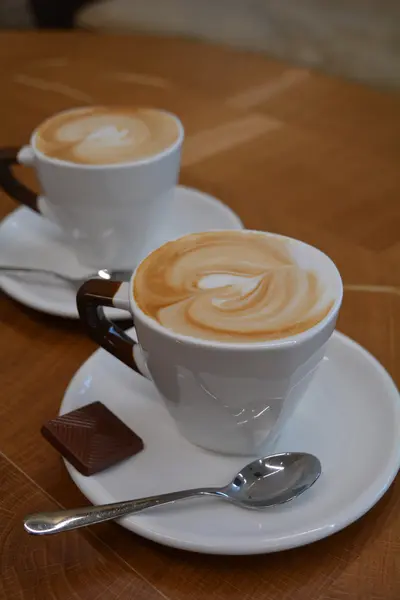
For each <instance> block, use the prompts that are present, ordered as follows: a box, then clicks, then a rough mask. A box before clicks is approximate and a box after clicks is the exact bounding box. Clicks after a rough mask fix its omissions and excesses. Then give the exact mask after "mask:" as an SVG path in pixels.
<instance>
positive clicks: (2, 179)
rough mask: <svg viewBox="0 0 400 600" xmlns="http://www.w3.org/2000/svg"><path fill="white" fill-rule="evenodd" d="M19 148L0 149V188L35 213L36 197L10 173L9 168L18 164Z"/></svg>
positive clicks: (36, 210)
mask: <svg viewBox="0 0 400 600" xmlns="http://www.w3.org/2000/svg"><path fill="white" fill-rule="evenodd" d="M18 152H19V148H0V186H1V187H2V188H3V190H4V191H5V192H6V194H8V195H9V196H11V197H12V198H14V199H15V200H18V202H21V204H25V206H28V207H29V208H31V209H32V210H34V211H35V212H39V208H38V203H37V202H38V197H37V195H36V194H35V192H33V191H32V190H30V189H29V188H28V187H26V185H24V184H23V183H21V182H20V181H18V179H17V178H16V177H14V174H13V172H12V169H11V167H12V166H13V165H17V164H19V163H18V159H17V156H18Z"/></svg>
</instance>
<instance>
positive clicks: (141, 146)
mask: <svg viewBox="0 0 400 600" xmlns="http://www.w3.org/2000/svg"><path fill="white" fill-rule="evenodd" d="M178 137H179V129H178V126H177V124H176V121H175V119H174V118H173V117H172V116H171V115H169V114H168V113H165V112H163V111H160V110H155V109H134V108H118V107H105V106H104V107H103V106H98V107H90V108H82V109H75V110H71V111H67V112H65V113H60V114H59V115H55V116H54V117H52V118H50V119H48V120H47V121H45V122H44V123H42V125H41V126H40V127H39V129H38V131H37V134H36V146H37V148H38V149H39V150H40V151H41V152H43V154H46V155H47V156H50V157H53V158H58V159H60V160H66V161H69V162H75V163H82V164H93V165H98V164H115V163H123V162H129V161H133V160H139V159H142V158H146V157H149V156H152V155H154V154H157V153H159V152H162V151H163V150H165V149H166V148H168V147H169V146H171V145H172V144H174V142H176V141H177V139H178Z"/></svg>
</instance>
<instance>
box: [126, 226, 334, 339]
mask: <svg viewBox="0 0 400 600" xmlns="http://www.w3.org/2000/svg"><path fill="white" fill-rule="evenodd" d="M134 296H135V299H136V301H137V303H138V305H139V307H140V308H141V309H142V310H143V312H144V313H146V314H147V315H148V316H150V317H152V318H153V319H155V320H156V321H158V322H159V323H160V324H161V325H163V326H164V327H167V328H168V329H171V330H173V331H175V332H176V333H179V334H183V335H188V336H191V337H195V338H202V339H208V340H219V341H225V342H229V341H234V342H240V341H242V342H249V341H264V340H273V339H279V338H283V337H287V336H291V335H294V334H297V333H300V332H302V331H305V330H307V329H309V328H310V327H312V326H314V325H315V324H317V323H318V322H319V321H321V320H322V319H323V318H324V317H325V316H326V315H327V313H328V312H329V310H330V308H331V306H332V304H333V302H332V301H326V298H325V295H324V290H323V289H322V285H321V283H320V281H319V279H318V276H317V275H316V274H315V273H313V272H312V271H308V270H305V269H302V268H300V267H299V266H298V265H297V263H296V262H295V260H294V258H293V257H292V256H291V253H290V251H289V247H288V244H287V243H286V241H285V240H284V239H282V238H278V237H274V236H268V235H263V234H257V233H243V232H240V231H232V232H207V233H201V234H192V235H188V236H186V237H184V238H181V239H179V240H176V241H174V242H169V243H167V244H165V245H164V246H162V247H161V248H159V249H158V250H156V251H155V252H153V253H152V254H150V256H149V257H147V258H146V259H145V260H144V261H143V263H142V264H141V265H140V267H139V268H138V270H137V273H136V276H135V282H134Z"/></svg>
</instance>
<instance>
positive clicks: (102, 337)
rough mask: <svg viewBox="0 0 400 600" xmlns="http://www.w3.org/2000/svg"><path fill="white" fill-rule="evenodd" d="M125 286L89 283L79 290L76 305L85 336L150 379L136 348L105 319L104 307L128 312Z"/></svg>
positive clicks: (113, 283)
mask: <svg viewBox="0 0 400 600" xmlns="http://www.w3.org/2000/svg"><path fill="white" fill-rule="evenodd" d="M129 286H130V283H128V282H120V281H108V280H102V279H90V280H89V281H85V283H84V284H83V285H82V286H81V287H80V288H79V290H78V294H77V298H76V302H77V306H78V312H79V316H80V319H81V321H82V323H83V326H84V327H85V330H86V333H87V334H88V336H89V337H90V338H91V339H92V340H94V341H95V342H96V343H97V344H98V345H99V346H101V347H102V348H104V350H107V352H110V354H112V355H113V356H115V357H116V358H118V359H119V360H120V361H121V362H123V363H125V364H126V365H127V366H128V367H130V368H131V369H133V370H134V371H136V372H137V373H139V374H140V375H143V376H144V377H146V378H147V379H151V376H150V373H149V372H148V369H147V365H146V361H145V359H144V356H143V352H142V349H141V347H140V345H139V344H138V343H137V342H135V341H134V340H133V339H132V338H130V337H129V336H128V335H127V334H126V333H125V332H124V331H123V330H122V329H121V328H120V327H118V326H117V325H115V324H114V323H113V322H112V321H110V320H109V319H107V317H106V316H105V314H104V308H103V307H104V306H113V307H115V308H121V309H123V310H128V311H129V310H130V308H129Z"/></svg>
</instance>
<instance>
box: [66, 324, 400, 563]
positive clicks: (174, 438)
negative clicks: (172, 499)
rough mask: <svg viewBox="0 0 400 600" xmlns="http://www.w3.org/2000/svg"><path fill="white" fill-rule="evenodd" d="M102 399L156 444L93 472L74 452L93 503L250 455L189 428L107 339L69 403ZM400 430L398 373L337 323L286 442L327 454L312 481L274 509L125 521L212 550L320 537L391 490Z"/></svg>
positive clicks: (205, 474) (214, 474)
mask: <svg viewBox="0 0 400 600" xmlns="http://www.w3.org/2000/svg"><path fill="white" fill-rule="evenodd" d="M96 400H100V401H101V402H103V403H104V404H106V405H107V406H108V407H109V408H110V409H111V410H112V411H113V412H114V413H115V414H116V415H118V416H119V417H120V418H121V419H122V420H123V421H124V422H125V423H126V424H127V425H129V426H130V427H131V428H132V429H133V430H134V431H135V432H136V433H137V434H138V435H140V436H141V437H142V438H143V440H144V442H145V449H144V451H143V452H141V453H140V454H138V455H137V456H136V457H133V458H131V459H129V460H127V461H125V462H123V463H120V464H119V465H117V466H115V467H113V468H111V469H109V470H107V471H104V472H103V473H100V474H99V475H96V476H92V477H84V476H82V475H80V474H79V473H78V472H77V471H76V470H75V469H74V468H73V467H71V466H70V465H68V464H67V468H68V470H69V473H70V475H71V477H72V479H73V480H74V482H75V483H76V485H77V486H78V487H79V488H80V490H81V491H82V492H83V493H84V494H85V496H86V497H87V498H88V499H89V500H90V501H91V502H92V503H93V504H102V503H108V502H116V501H119V500H127V499H129V498H135V497H140V496H147V495H152V494H158V493H162V492H169V491H176V490H179V489H185V488H190V487H198V486H202V485H205V486H212V485H219V484H224V483H227V482H228V481H230V479H231V477H232V476H233V475H234V474H235V473H236V472H237V470H238V469H239V468H240V467H241V466H243V465H244V464H245V463H247V462H248V459H246V458H243V457H227V456H221V455H218V454H214V453H211V452H207V451H205V450H201V449H200V448H197V447H196V446H193V445H192V444H190V443H189V442H187V441H186V440H185V439H183V438H182V437H180V435H179V434H178V432H177V430H176V428H175V425H174V422H173V421H172V419H171V417H170V416H169V414H168V412H167V410H166V409H165V408H164V406H163V404H162V402H161V400H159V398H158V395H157V393H156V391H155V388H154V387H153V385H152V384H151V383H150V382H149V381H147V380H146V379H144V378H143V377H141V376H140V375H137V374H135V373H134V372H133V371H130V370H129V369H128V368H127V367H125V366H124V365H123V364H122V363H120V362H118V360H116V359H115V358H114V357H112V356H111V355H110V354H107V353H106V352H105V351H104V350H98V351H96V352H95V353H94V354H93V355H92V356H91V357H90V358H89V359H88V361H87V362H86V363H84V364H83V366H82V367H81V368H80V370H79V371H78V372H77V373H76V375H75V376H74V378H73V379H72V381H71V383H70V385H69V387H68V389H67V391H66V394H65V397H64V400H63V403H62V405H61V413H65V412H68V411H70V410H74V409H76V408H78V407H80V406H83V405H85V404H89V403H90V402H94V401H96ZM399 431H400V397H399V393H398V391H397V389H396V387H395V385H394V383H393V381H392V380H391V378H390V376H389V375H388V374H387V372H386V371H385V370H384V369H383V367H382V366H381V365H380V364H379V363H378V362H377V361H376V359H375V358H373V357H372V356H371V355H370V354H369V353H368V352H367V351H366V350H364V349H363V348H362V347H361V346H359V345H358V344H356V343H355V342H353V341H352V340H350V339H349V338H347V337H346V336H344V335H342V334H340V333H335V334H334V335H333V337H332V339H331V342H330V344H329V347H328V351H327V355H326V358H325V359H324V361H323V363H322V365H321V367H320V369H319V371H318V372H317V374H316V377H315V379H314V381H313V382H312V384H311V386H310V389H309V392H308V393H307V396H306V397H305V398H304V400H303V401H302V403H301V405H300V406H299V407H298V409H297V411H296V413H295V414H294V415H293V417H292V420H291V422H290V423H289V424H288V426H287V428H286V429H285V431H284V432H283V433H282V435H281V437H280V439H279V442H278V443H277V445H276V448H275V449H274V450H276V452H282V451H305V452H311V453H313V454H315V455H316V456H318V457H319V459H320V460H321V463H322V466H323V473H322V475H321V477H320V479H319V480H318V481H317V483H316V484H315V485H314V487H312V488H311V490H309V491H308V492H305V493H304V494H303V495H302V496H301V497H300V498H299V499H297V500H295V501H293V502H291V503H288V504H286V505H282V506H280V507H275V508H270V509H267V510H265V511H262V512H259V511H247V510H242V509H239V508H237V507H234V506H232V505H229V504H226V503H224V502H223V501H221V500H218V499H199V500H191V501H188V502H186V503H185V502H183V503H177V504H175V505H169V506H164V507H160V508H157V509H153V510H151V511H148V512H145V513H142V514H138V515H136V516H132V517H128V518H125V519H123V520H122V521H121V525H123V526H124V527H126V528H127V529H130V530H131V531H134V532H135V533H137V534H139V535H141V536H143V537H146V538H149V539H151V540H154V541H156V542H159V543H161V544H165V545H167V546H174V547H176V548H182V549H185V550H192V551H197V552H205V553H212V554H258V553H265V552H275V551H278V550H285V549H288V548H293V547H295V546H302V545H304V544H309V543H311V542H315V541H316V540H319V539H321V538H324V537H326V536H328V535H331V534H332V533H335V532H336V531H339V530H340V529H342V528H344V527H346V526H347V525H349V524H350V523H352V522H353V521H355V520H356V519H358V518H359V517H361V516H362V515H363V514H364V513H365V512H366V511H368V510H369V509H370V508H371V507H372V506H373V505H374V504H375V503H376V502H377V501H378V500H379V498H380V497H381V496H382V495H383V494H384V492H385V491H386V490H387V488H388V487H389V485H390V484H391V482H392V481H393V479H394V477H395V475H396V473H397V471H398V469H399V465H400V438H399Z"/></svg>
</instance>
